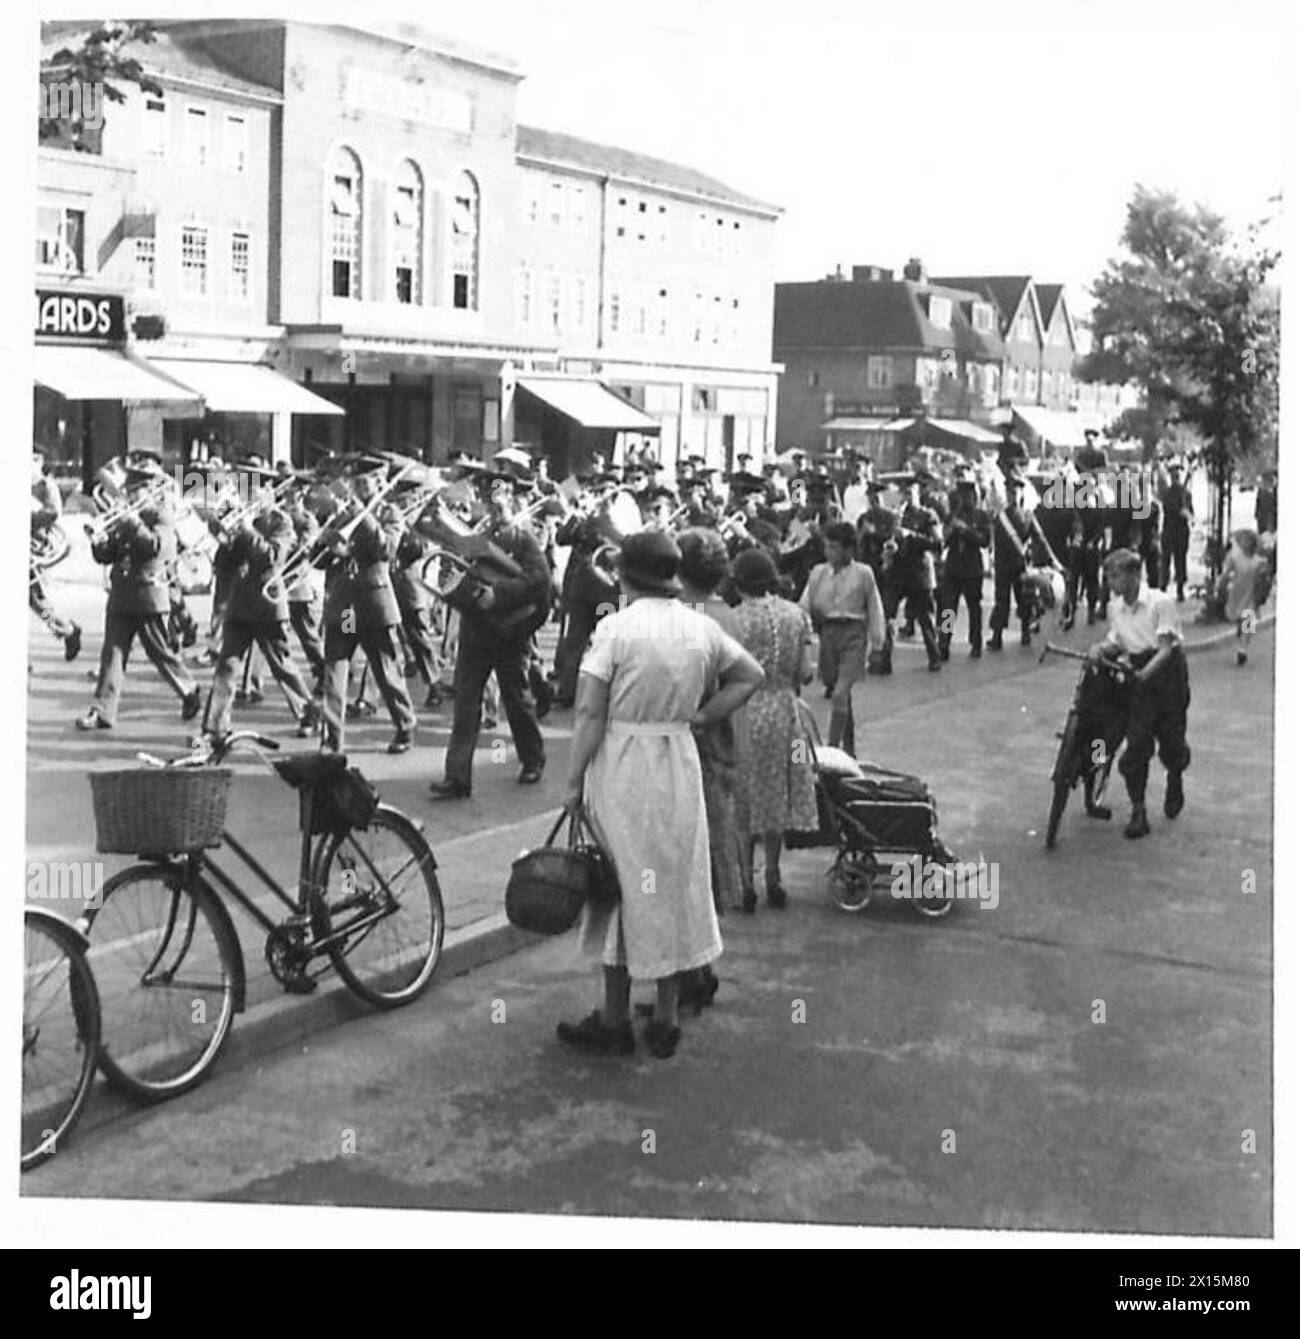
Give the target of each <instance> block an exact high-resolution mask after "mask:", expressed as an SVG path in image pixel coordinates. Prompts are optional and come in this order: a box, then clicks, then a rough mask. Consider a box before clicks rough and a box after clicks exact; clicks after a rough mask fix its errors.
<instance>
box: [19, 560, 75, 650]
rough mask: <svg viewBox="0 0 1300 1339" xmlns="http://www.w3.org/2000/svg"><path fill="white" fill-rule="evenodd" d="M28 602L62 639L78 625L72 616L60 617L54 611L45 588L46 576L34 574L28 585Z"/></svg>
mask: <svg viewBox="0 0 1300 1339" xmlns="http://www.w3.org/2000/svg"><path fill="white" fill-rule="evenodd" d="M27 604H28V607H29V608H30V609H31V610H32V612H33V613H34V614H35V615H36V616H37V617H38V618H39V619H40V620H41V622H42V623H44V624H45V626H46V627H48V628H49V630H50V631H51V632H52V633H53V634H54V635H55V636H56V637H57V638H58V639H59V640H60V641H62V640H63V639H64V638H65V637H67V636H68V634H69V633H70V632H71V631H72V629H73V628H74V627H75V626H76V625H75V624H74V623H73V621H72V620H71V619H70V618H60V617H59V615H58V614H56V613H55V612H54V605H53V603H51V601H50V593H49V591H47V590H46V589H45V578H44V577H43V576H37V575H33V576H32V578H31V580H30V582H29V583H28V586H27Z"/></svg>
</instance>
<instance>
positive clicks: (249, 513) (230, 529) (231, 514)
mask: <svg viewBox="0 0 1300 1339" xmlns="http://www.w3.org/2000/svg"><path fill="white" fill-rule="evenodd" d="M297 482H298V481H297V479H295V478H294V477H293V476H292V475H290V476H289V477H288V478H285V479H281V480H280V481H279V482H278V483H277V484H276V485H275V487H274V488H272V489H271V491H270V492H264V491H259V492H258V494H257V496H256V497H255V498H253V499H252V500H251V501H249V502H244V503H241V504H240V505H239V506H237V507H232V508H231V509H230V510H229V511H228V512H226V513H225V515H223V516H222V517H221V518H220V520H219V522H218V525H219V529H220V536H221V538H222V539H223V540H226V539H229V538H230V536H231V535H233V534H234V533H235V531H236V530H238V529H239V527H240V526H242V525H247V524H249V523H250V522H251V521H252V520H253V518H254V517H256V516H259V515H261V513H262V512H264V511H266V510H267V509H268V508H270V507H274V506H278V505H279V504H280V503H281V502H282V501H283V500H284V495H285V493H286V492H288V490H289V487H290V486H291V485H292V484H295V483H297Z"/></svg>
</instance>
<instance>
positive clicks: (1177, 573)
mask: <svg viewBox="0 0 1300 1339" xmlns="http://www.w3.org/2000/svg"><path fill="white" fill-rule="evenodd" d="M1160 501H1161V504H1162V510H1163V513H1164V515H1163V520H1162V528H1161V533H1160V548H1161V558H1160V589H1161V590H1167V589H1168V588H1169V578H1170V576H1171V575H1172V576H1173V578H1174V584H1175V586H1176V587H1177V590H1178V603H1179V604H1182V602H1183V600H1184V598H1185V597H1184V594H1183V587H1184V586H1186V585H1187V546H1188V544H1189V543H1190V542H1191V538H1192V514H1193V512H1192V490H1191V489H1190V488H1188V486H1187V481H1186V479H1185V478H1184V470H1183V466H1182V463H1181V462H1180V461H1177V460H1175V461H1172V462H1171V463H1170V466H1169V486H1168V488H1166V489H1165V495H1164V497H1163V498H1161V499H1160Z"/></svg>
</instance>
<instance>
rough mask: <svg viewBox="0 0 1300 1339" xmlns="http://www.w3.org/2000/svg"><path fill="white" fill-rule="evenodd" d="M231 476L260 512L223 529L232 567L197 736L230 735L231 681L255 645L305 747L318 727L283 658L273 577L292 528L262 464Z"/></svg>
mask: <svg viewBox="0 0 1300 1339" xmlns="http://www.w3.org/2000/svg"><path fill="white" fill-rule="evenodd" d="M236 469H237V471H238V473H239V474H240V475H241V476H243V478H244V479H245V480H247V484H246V489H247V493H248V496H249V500H250V503H260V504H261V509H260V510H259V511H257V512H256V513H254V514H251V515H250V514H249V513H248V512H247V511H243V512H241V514H240V516H239V518H238V519H235V520H228V522H227V524H226V525H225V526H224V536H225V539H226V544H227V547H228V548H229V550H230V556H231V561H232V563H233V564H235V567H234V575H233V580H232V582H231V587H230V599H229V603H228V604H227V606H226V617H225V621H224V622H223V624H222V628H221V650H220V651H219V652H218V656H217V668H216V671H215V673H214V674H213V676H212V692H211V694H210V696H209V698H208V708H207V712H206V713H205V716H204V723H203V732H204V734H206V735H209V736H212V737H213V738H220V737H221V736H224V735H226V734H229V732H230V706H231V702H232V701H233V699H234V695H235V676H236V675H237V674H238V672H239V668H240V666H241V665H242V664H243V661H244V657H245V656H246V655H247V654H248V652H249V648H250V647H252V646H253V645H254V644H256V646H257V648H258V649H259V650H260V651H261V653H262V656H263V657H264V658H265V660H266V663H267V666H268V668H269V669H270V671H271V674H272V676H273V677H274V679H275V681H276V683H278V684H279V685H280V688H281V690H282V691H283V693H284V695H285V698H286V700H287V701H288V704H289V710H290V711H291V712H292V713H293V717H294V720H295V721H296V722H297V725H298V737H299V738H300V739H305V738H306V737H307V736H308V735H310V734H311V732H312V731H313V730H314V729H315V728H316V727H317V726H318V724H319V722H320V712H319V709H318V708H317V706H316V704H315V703H314V702H313V701H312V698H311V691H310V689H308V687H307V685H306V684H305V683H304V682H303V681H302V678H301V677H300V676H299V674H298V671H297V670H296V669H295V668H294V666H293V663H292V661H291V660H290V658H289V601H288V593H287V592H286V590H285V588H284V583H283V582H282V581H280V580H279V579H278V578H275V577H274V573H275V572H276V570H277V569H279V568H280V567H282V566H283V564H284V561H285V559H286V558H287V557H288V556H289V554H290V552H291V551H292V550H293V548H294V547H295V540H294V524H293V522H292V521H291V520H290V519H289V517H288V516H287V515H286V514H285V513H284V512H283V511H281V510H280V508H279V507H277V506H276V505H275V503H274V496H275V495H274V492H273V490H272V486H271V481H272V480H273V479H274V478H275V474H274V471H272V470H271V468H270V467H269V466H268V465H267V464H266V462H265V461H264V460H262V459H261V458H260V457H258V456H245V457H243V458H242V459H241V460H240V461H239V462H238V464H237V466H236ZM242 491H244V490H241V492H242Z"/></svg>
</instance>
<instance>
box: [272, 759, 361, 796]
mask: <svg viewBox="0 0 1300 1339" xmlns="http://www.w3.org/2000/svg"><path fill="white" fill-rule="evenodd" d="M271 766H272V767H274V768H275V770H276V771H277V772H279V774H280V775H281V776H282V777H283V778H284V780H285V781H287V782H288V783H289V784H290V785H291V786H294V787H295V788H297V789H298V790H311V789H313V788H315V787H316V786H319V785H321V784H323V783H324V782H326V781H334V780H337V779H338V778H339V777H341V776H342V775H343V774H344V773H345V772H346V771H347V769H348V758H347V754H345V753H291V754H290V755H289V756H288V757H287V758H274V759H272V762H271Z"/></svg>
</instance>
